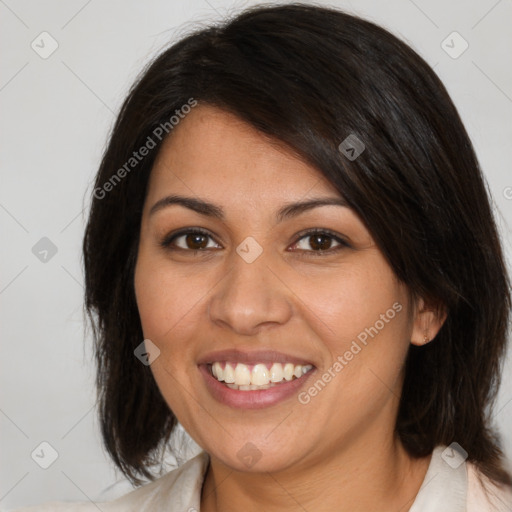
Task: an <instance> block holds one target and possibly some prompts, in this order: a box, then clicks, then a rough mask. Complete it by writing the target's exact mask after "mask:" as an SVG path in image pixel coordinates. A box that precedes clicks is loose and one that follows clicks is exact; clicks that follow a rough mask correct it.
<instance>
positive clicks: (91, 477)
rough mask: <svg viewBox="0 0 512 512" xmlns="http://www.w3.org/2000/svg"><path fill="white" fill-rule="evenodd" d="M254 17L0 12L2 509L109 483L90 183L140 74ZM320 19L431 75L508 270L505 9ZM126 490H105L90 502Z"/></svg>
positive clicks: (15, 2) (5, 7)
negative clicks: (97, 375)
mask: <svg viewBox="0 0 512 512" xmlns="http://www.w3.org/2000/svg"><path fill="white" fill-rule="evenodd" d="M257 3H259V2H249V1H246V2H241V1H238V2H236V1H229V0H189V1H187V2H181V1H169V0H151V1H146V2H136V1H134V0H131V1H120V0H108V1H100V0H89V1H86V0H73V1H67V2H58V1H35V0H33V1H23V0H5V1H3V0H0V40H1V48H2V53H1V56H2V57H1V61H0V108H1V117H0V126H1V134H2V139H1V140H2V142H1V147H0V154H1V160H0V161H1V172H2V186H1V188H0V223H1V240H2V242H1V256H2V264H1V268H0V315H1V316H0V322H1V329H2V331H1V333H2V357H1V362H0V364H1V381H0V385H1V388H0V389H1V396H0V429H1V432H2V438H1V447H0V449H1V454H0V457H1V461H2V463H1V469H0V507H2V508H3V509H9V508H13V507H17V506H21V505H25V504H32V503H40V502H42V501H45V500H50V499H59V500H87V499H89V498H90V499H97V498H98V497H99V496H100V494H101V493H102V492H103V491H104V490H105V489H106V488H107V487H109V486H110V485H111V484H113V483H114V482H115V481H116V478H118V475H117V474H116V472H115V471H114V469H113V467H112V465H111V463H110V462H109V461H108V460H107V458H106V456H105V454H104V452H103V450H102V448H101V441H100V437H99V432H98V425H97V421H96V419H95V411H94V397H95V394H94V388H93V377H94V371H93V366H92V363H91V350H90V337H89V336H87V337H86V340H85V348H84V338H83V316H82V294H83V284H82V283H83V277H82V271H81V253H80V247H81V238H82V234H83V229H84V220H85V216H86V214H87V211H88V197H89V193H90V191H91V188H92V187H91V181H92V179H93V176H94V174H95V171H96V169H97V167H98V163H99V159H100V156H101V153H102V150H103V147H104V144H105V140H106V137H107V134H108V130H109V128H110V126H111V124H112V122H113V120H114V114H115V113H116V112H117V110H118V108H119V106H120V104H121V101H122V99H123V97H124V96H125V94H126V92H127V89H128V87H129V86H130V84H131V83H132V81H133V80H134V79H135V77H136V75H137V73H138V72H139V71H140V70H141V68H142V66H143V65H144V64H145V63H146V62H147V61H148V60H149V59H150V58H151V57H152V56H154V55H155V54H156V53H157V52H158V51H159V50H160V49H161V48H162V47H163V46H165V45H166V44H167V43H168V42H169V41H171V40H175V39H176V38H178V37H180V36H181V35H183V34H184V33H185V32H187V31H188V30H189V29H191V28H192V27H193V26H196V24H197V23H203V24H204V23H207V22H209V21H213V20H218V19H220V18H223V17H225V16H226V15H228V14H232V13H233V12H236V11H237V10H239V9H240V8H242V7H244V6H249V5H254V4H257ZM322 3H324V2H322ZM324 4H325V5H332V6H336V7H340V8H345V9H346V10H348V11H349V12H353V13H356V14H360V15H362V16H364V17H366V18H368V19H370V20H373V21H375V22H377V23H379V24H381V25H383V26H385V27H386V28H388V29H389V30H391V31H392V32H393V33H394V34H396V35H398V36H399V37H401V38H403V39H405V40H406V41H408V42H409V43H410V44H411V45H412V46H413V47H414V48H415V49H416V50H417V51H418V52H419V53H420V54H421V55H422V56H423V57H424V58H425V59H426V60H427V62H429V63H430V65H431V66H433V67H434V69H435V71H436V72H437V73H438V75H439V76H440V78H441V79H442V80H443V82H444V83H445V84H446V86H447V88H448V90H449V92H450V94H451V95H452V98H453V100H454V102H455V104H456V105H457V107H458V109H459V111H460V113H461V115H462V118H463V121H464V122H465V124H466V127H467V129H468V131H469V133H470V136H471V138H472V141H473V143H474V145H475V147H476V151H477V154H478V156H479V159H480V162H481V164H482V167H483V169H484V172H485V174H486V176H487V179H488V182H489V187H490V191H491V193H492V194H493V196H494V199H495V206H496V211H497V216H498V222H499V224H500V229H501V230H502V234H503V237H504V243H505V250H506V252H507V258H508V261H509V262H510V261H511V254H512V251H511V240H512V236H511V232H510V224H511V220H512V188H508V187H512V174H511V163H512V151H511V141H512V123H511V114H512V99H511V97H512V74H511V62H510V48H511V47H512V32H511V31H510V20H511V19H512V3H511V1H510V0H500V1H496V0H481V1H475V0H473V1H470V2H468V1H464V0H457V1H451V2H447V1H446V0H442V1H441V0H435V1H432V0H429V1H427V0H415V1H412V0H387V1H383V0H381V1H378V2H377V1H371V0H361V1H354V2H349V1H344V0H340V1H337V2H331V3H330V4H327V3H324ZM43 31H47V32H49V33H50V34H51V36H52V37H53V38H54V39H55V40H56V41H57V42H58V45H59V46H58V49H57V50H56V51H55V53H53V54H52V55H51V56H50V57H48V58H47V59H42V58H41V57H40V56H39V55H38V54H37V53H36V52H35V51H34V50H33V49H32V48H31V43H32V41H34V40H35V41H36V43H38V41H39V43H38V44H39V45H40V46H42V43H41V42H40V40H41V37H39V35H40V34H41V33H42V32H43ZM453 31H457V32H458V33H459V34H461V36H462V37H463V38H464V39H465V40H466V41H467V42H468V43H469V48H468V49H467V51H465V52H464V53H463V54H462V55H461V56H460V57H458V58H457V59H454V58H452V57H450V56H449V55H448V54H447V53H446V52H445V51H444V49H443V48H442V46H441V43H442V41H443V40H445V38H446V37H447V36H448V35H449V34H451V33H452V32H453ZM459 43H460V42H459V41H456V42H454V43H453V45H454V46H455V49H457V48H460V46H458V45H459ZM449 44H451V43H449ZM45 48H46V49H48V48H49V42H48V40H46V43H45ZM84 208H85V209H84ZM42 237H48V238H49V239H50V240H51V241H52V242H53V244H55V246H56V247H57V253H56V254H55V255H54V256H53V257H52V258H48V261H47V262H46V263H44V262H41V261H40V260H39V259H38V258H37V257H36V256H35V255H34V254H33V252H32V247H33V246H34V245H35V244H36V243H37V242H38V241H39V240H40V239H41V238H42ZM511 374H512V364H511V361H510V358H509V360H508V363H507V366H506V372H505V378H504V382H503V385H502V388H501V392H500V396H499V401H498V405H497V407H496V421H497V423H498V425H499V427H500V430H501V432H502V433H503V435H504V442H505V448H506V452H507V456H508V457H509V459H511V458H512V428H511V425H512V389H511V388H512V386H511V382H512V377H511ZM43 441H46V442H48V443H50V444H51V445H52V446H53V447H54V448H55V450H57V452H58V454H59V457H58V459H57V460H56V461H55V463H54V464H53V465H51V466H50V467H49V468H48V469H46V470H44V469H41V468H40V467H39V466H38V465H37V464H36V463H35V462H34V460H33V459H32V458H31V453H32V451H33V450H34V449H35V448H36V447H37V446H38V445H39V444H40V443H41V442H43ZM126 489H127V487H126V486H123V485H121V486H117V487H115V488H114V489H113V490H110V491H109V493H107V494H102V496H108V497H111V496H114V495H117V494H119V493H122V492H125V491H126Z"/></svg>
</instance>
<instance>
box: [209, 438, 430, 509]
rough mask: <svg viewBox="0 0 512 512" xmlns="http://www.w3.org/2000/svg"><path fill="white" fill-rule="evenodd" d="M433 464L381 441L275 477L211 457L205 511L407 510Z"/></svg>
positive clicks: (357, 445)
mask: <svg viewBox="0 0 512 512" xmlns="http://www.w3.org/2000/svg"><path fill="white" fill-rule="evenodd" d="M429 462H430V456H428V457H424V458H422V459H413V458H411V457H410V456H409V455H408V454H407V453H406V451H405V449H404V448H403V446H402V444H401V443H400V441H399V440H398V439H393V440H392V441H391V442H388V443H383V442H382V440H381V439H376V438H374V441H373V442H370V443H369V442H368V440H367V439H365V440H364V442H357V443H352V444H351V445H350V447H348V448H345V449H342V450H339V451H338V452H334V451H333V450H331V451H330V453H329V454H328V455H327V454H326V455H325V457H323V458H322V460H321V462H320V463H318V464H317V465H316V466H314V465H313V466H309V467H307V468H304V469H299V470H298V469H296V468H291V469H287V470H286V471H279V472H273V473H270V472H265V473H244V472H239V471H234V470H232V469H231V468H229V467H227V466H226V465H224V464H223V463H222V462H221V461H220V460H218V459H215V458H214V457H211V458H210V465H209V467H208V471H207V474H206V478H205V481H204V485H203V490H202V496H201V511H205V512H221V511H222V512H231V511H233V512H234V511H237V512H239V511H240V510H265V511H268V512H277V511H279V512H286V511H297V510H315V512H327V511H332V510H336V511H338V512H349V511H350V512H369V511H372V512H373V511H375V510H379V511H381V512H387V511H388V510H389V511H393V512H396V511H397V510H400V511H401V512H406V511H407V510H409V508H410V507H411V505H412V503H413V502H414V499H415V497H416V494H417V493H418V490H419V488H420V487H421V484H422V482H423V479H424V477H425V473H426V471H427V469H428V465H429Z"/></svg>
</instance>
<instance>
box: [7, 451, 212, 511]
mask: <svg viewBox="0 0 512 512" xmlns="http://www.w3.org/2000/svg"><path fill="white" fill-rule="evenodd" d="M208 462H209V457H208V455H207V454H206V452H201V453H199V454H198V455H196V456H195V457H194V458H192V459H190V460H189V461H187V462H186V463H185V464H183V465H181V466H180V467H178V468H177V469H175V470H174V471H171V472H169V473H167V474H166V475H164V476H162V477H160V478H158V479H157V480H155V481H154V482H151V483H149V484H146V485H143V486H141V487H139V488H138V489H135V490H134V491H132V492H130V493H128V494H126V495H124V496H122V497H120V498H118V499H116V500H114V501H108V502H104V501H102V502H93V501H89V502H84V503H65V502H50V503H45V504H43V505H37V506H31V507H25V508H20V509H16V510H14V511H12V512H36V511H37V512H98V509H99V510H101V511H102V512H132V511H133V512H150V511H151V512H178V511H179V512H183V511H185V512H186V511H187V510H189V509H193V508H197V510H199V502H200V495H201V488H202V484H203V479H204V475H205V472H206V468H207V466H208Z"/></svg>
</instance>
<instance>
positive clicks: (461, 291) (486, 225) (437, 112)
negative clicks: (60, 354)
mask: <svg viewBox="0 0 512 512" xmlns="http://www.w3.org/2000/svg"><path fill="white" fill-rule="evenodd" d="M191 98H193V99H194V101H197V102H199V104H201V103H203V104H210V105H214V106H217V107H220V108H222V109H224V110H226V111H229V112H231V113H234V114H236V115H237V116H238V117H239V118H241V119H243V120H244V121H246V122H248V123H250V124H251V125H252V126H254V127H255V128H257V129H258V130H260V131H261V132H263V133H264V134H266V135H268V136H269V137H271V138H272V139H274V140H278V141H280V142H281V143H284V144H285V145H286V146H287V147H289V148H290V149H292V150H293V151H294V152H295V154H296V155H297V156H298V157H300V158H301V159H303V160H304V161H306V162H308V163H309V164H311V165H312V166H314V167H315V168H317V169H318V170H319V171H320V172H322V173H323V175H324V176H325V177H326V178H327V179H328V180H329V181H330V182H331V183H332V184H333V185H334V186H335V187H336V188H337V190H338V191H339V192H340V194H342V195H343V197H344V198H345V200H346V201H347V202H348V203H349V205H350V207H351V208H352V209H353V210H354V211H355V212H356V213H357V214H358V215H359V216H360V217H361V219H362V220H363V221H364V222H365V224H366V226H367V227H368V229H369V231H370V232H371V234H372V236H373V237H374V239H375V241H376V243H377V244H378V246H379V247H380V249H381V251H382V253H383V254H384V256H385V258H386V259H387V261H388V262H389V264H390V266H391V268H392V269H393V271H394V273H395V274H396V276H397V277H398V278H399V279H400V280H401V281H402V282H404V283H405V284H406V285H407V286H408V287H409V290H410V291H411V293H412V294H413V295H414V296H415V297H423V298H425V299H426V301H427V303H428V304H430V305H431V307H433V308H437V309H439V310H443V311H445V312H446V313H447V318H446V321H445V323H444V325H443V327H442V328H441V330H440V332H439V333H438V335H437V337H436V339H435V340H433V341H432V342H431V343H429V344H427V345H426V346H423V347H415V346H411V347H410V350H409V353H408V357H407V361H406V368H405V381H404V386H403V393H402V397H401V404H400V408H399V413H398V418H397V421H396V431H397V434H398V435H399V437H400V439H401V441H402V442H403V444H404V446H405V448H406V449H407V451H408V452H409V453H410V454H411V455H412V456H415V457H416V456H425V455H428V454H429V453H431V452H432V450H433V449H434V447H435V446H437V445H439V444H446V445H449V444H450V443H452V442H453V441H455V442H457V443H459V444H460V445H461V446H462V447H463V448H464V449H465V450H466V451H467V452H468V454H469V460H470V461H473V462H475V463H476V464H477V465H478V467H479V468H480V469H481V470H482V471H483V473H484V474H486V475H487V476H489V477H490V478H492V479H494V480H495V481H497V482H502V483H507V484H509V485H510V484H511V483H512V482H511V477H510V475H509V474H508V473H507V472H506V470H505V469H504V467H503V455H502V452H501V450H500V445H499V440H498V438H497V435H496V434H495V432H494V431H493V430H492V425H491V405H492V404H493V401H494V399H495V396H496V392H497V389H498V386H499V382H500V374H501V365H502V362H503V356H504V352H505V349H506V334H507V327H508V317H509V310H510V294H509V281H508V277H507V273H506V269H505V265H504V261H503V255H502V250H501V247H500V241H499V238H498V234H497V229H496V226H495V222H494V219H493V215H492V211H491V208H490V202H489V198H488V193H487V189H486V185H485V183H484V180H483V178H482V175H481V171H480V168H479V164H478V162H477V158H476V156H475V153H474V150H473V147H472V144H471V142H470V140H469V137H468V135H467V133H466V130H465V128H464V126H463V124H462V122H461V119H460V117H459V115H458V113H457V110H456V108H455V106H454V105H453V103H452V101H451V99H450V97H449V95H448V93H447V91H446V89H445V88H444V86H443V85H442V83H441V81H440V80H439V78H438V77H437V76H436V74H435V73H434V72H433V71H432V69H431V68H430V67H429V66H428V65H427V64H426V63H425V61H424V60H423V59H422V58H421V57H419V56H418V55H417V54H416V53H415V52H414V51H413V50H412V49H411V48H410V47H409V46H408V45H406V44H405V43H403V42H401V41H400V40H399V39H397V38H396V37H394V36H393V35H391V34H390V33H389V32H387V31H386V30H384V29H382V28H380V27H378V26H377V25H375V24H373V23H370V22H368V21H365V20H362V19H360V18H358V17H355V16H351V15H348V14H346V13H343V12H340V11H337V10H332V9H328V8H321V7H316V6H311V5H302V4H289V5H286V6H274V7H268V6H264V7H261V6H260V7H257V8H254V9H250V10H247V11H244V12H242V13H241V14H239V15H238V16H236V17H235V18H233V19H232V20H230V21H227V22H225V23H223V24H220V25H218V26H210V27H208V28H204V29H201V30H199V31H197V32H195V33H192V34H191V35H188V36H187V37H185V38H183V39H182V40H180V41H179V42H177V43H176V44H173V45H172V46H171V47H170V48H168V49H167V50H166V51H164V52H163V53H162V54H161V55H160V56H158V57H157V58H156V59H155V60H154V62H152V63H151V64H150V65H149V66H148V67H147V69H146V70H145V71H144V72H143V73H142V75H141V77H140V78H139V79H138V81H137V83H136V84H135V85H134V86H133V88H132V89H131V91H130V93H129V95H128V97H127V98H126V100H125V102H124V104H123V106H122V108H121V111H120V113H119V116H118V118H117V121H116V123H115V126H114V127H113V130H112V133H111V136H110V139H109V143H108V146H107V148H106V150H105V153H104V156H103V160H102V162H101V166H100V168H99V171H98V174H97V177H96V181H95V189H94V193H93V199H92V208H91V212H90V217H89V220H88V225H87V229H86V233H85V238H84V243H83V254H84V266H85V280H86V308H87V311H88V313H89V318H90V321H91V325H92V327H93V333H94V338H95V354H96V362H97V386H98V395H99V404H100V410H99V414H100V421H101V429H102V435H103V440H104V444H105V447H106V449H107V450H108V452H109V454H110V455H111V457H112V459H113V460H114V462H115V464H116V465H117V466H118V467H119V468H120V469H121V470H122V471H123V473H124V474H125V475H126V476H127V477H128V478H129V479H130V480H131V481H132V482H134V483H137V484H139V483H141V480H140V479H139V478H138V475H139V476H140V475H142V476H144V477H146V478H149V479H153V478H154V474H153V473H152V471H151V467H152V466H153V465H155V464H157V463H158V461H159V460H161V454H162V453H163V449H164V448H165V447H166V446H167V443H168V441H169V439H170V435H171V433H172V431H173V429H174V427H175V426H176V418H175V416H174V415H173V413H172V411H171V410H169V408H168V406H167V404H166V403H165V401H164V399H163V398H162V396H161V394H160V391H159V389H158V388H157V385H156V383H155V381H154V378H153V376H152V373H151V370H150V368H149V367H147V366H144V365H143V364H141V363H140V361H139V360H138V359H137V358H136V357H135V356H134V349H135V348H136V347H137V346H138V345H139V344H140V343H141V342H142V340H143V334H142V329H141V323H140V318H139V314H138V310H137V306H136V302H135V294H134V285H133V278H134V267H135V263H136V255H137V248H138V240H139V229H140V220H141V212H142V207H143V204H144V199H145V193H146V187H147V183H148V178H149V175H150V172H151V168H152V165H153V163H154V160H155V157H156V155H157V153H158V149H159V147H160V145H161V140H163V138H164V137H163V136H162V134H163V135H166V134H167V132H169V133H170V136H172V122H170V119H171V116H173V115H176V114H177V113H176V111H177V110H178V111H180V112H182V110H180V109H181V108H182V106H183V105H185V104H187V103H189V102H190V100H191ZM166 123H167V124H166ZM162 126H164V127H165V131H164V132H162V128H161V127H162ZM158 127H160V131H158ZM157 133H158V134H160V137H158V136H157V135H156V134H157ZM349 135H355V136H356V137H357V138H358V139H359V140H360V141H362V142H363V143H364V145H365V147H366V149H365V151H364V152H363V153H362V154H361V155H360V156H359V157H358V158H356V159H355V160H350V159H349V158H347V157H346V156H345V155H343V154H342V153H341V152H340V150H339V149H338V146H339V144H340V143H341V142H342V141H343V140H344V139H346V137H347V136H349ZM150 139H151V141H152V143H153V144H152V145H153V146H155V147H154V148H152V149H151V150H150V151H149V153H148V154H147V155H146V156H145V157H144V158H141V159H140V160H139V159H137V162H136V163H135V161H133V160H130V159H131V158H133V153H134V151H135V152H136V151H138V150H139V148H141V147H143V146H144V145H146V146H148V145H149V140H150ZM127 162H131V163H130V166H127ZM132 164H133V165H132ZM122 168H124V169H125V171H126V172H124V173H123V172H120V171H119V170H120V169H122ZM114 175H116V176H114ZM114 178H115V179H114ZM118 178H119V179H118ZM108 183H110V185H107V184H108ZM159 454H160V455H159Z"/></svg>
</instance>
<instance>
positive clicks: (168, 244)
mask: <svg viewBox="0 0 512 512" xmlns="http://www.w3.org/2000/svg"><path fill="white" fill-rule="evenodd" d="M184 235H204V236H207V237H210V238H211V239H212V240H213V241H214V242H215V243H218V242H217V241H216V240H215V239H214V237H213V236H212V235H211V233H209V232H208V231H206V230H204V229H201V228H188V229H183V230H180V231H178V232H176V233H171V234H169V235H167V236H166V237H165V238H164V239H163V240H162V241H161V242H160V246H161V247H162V248H164V249H166V250H168V251H186V252H191V253H193V255H196V254H197V253H199V252H205V251H207V250H208V249H183V248H182V247H173V246H172V242H173V241H174V240H176V239H177V238H179V237H181V236H184ZM314 235H324V236H327V237H329V238H332V239H333V240H334V241H336V242H338V243H339V245H338V246H336V247H334V248H330V249H326V250H318V251H314V250H303V249H298V250H297V252H298V254H299V255H300V256H304V257H310V256H311V257H318V256H323V255H326V254H328V255H330V254H333V253H337V252H338V251H340V250H343V249H346V248H349V247H350V244H349V243H348V242H347V241H346V240H344V239H343V238H341V237H340V236H339V235H338V234H337V233H335V232H334V231H331V230H329V229H319V228H314V229H309V230H306V231H302V232H300V233H298V234H297V239H296V241H295V242H293V244H292V246H293V245H297V244H298V243H299V242H300V241H301V240H302V239H303V238H307V237H311V236H314Z"/></svg>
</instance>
